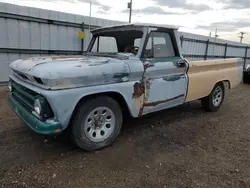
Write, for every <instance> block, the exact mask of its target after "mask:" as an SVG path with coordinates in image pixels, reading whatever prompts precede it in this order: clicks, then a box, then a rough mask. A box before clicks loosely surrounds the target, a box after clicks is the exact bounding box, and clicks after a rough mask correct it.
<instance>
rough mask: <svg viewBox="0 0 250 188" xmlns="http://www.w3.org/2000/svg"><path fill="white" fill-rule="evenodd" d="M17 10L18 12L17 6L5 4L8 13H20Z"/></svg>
mask: <svg viewBox="0 0 250 188" xmlns="http://www.w3.org/2000/svg"><path fill="white" fill-rule="evenodd" d="M17 10H18V8H17V5H14V4H9V3H6V4H5V11H6V12H8V13H11V14H16V13H17V12H18V11H17Z"/></svg>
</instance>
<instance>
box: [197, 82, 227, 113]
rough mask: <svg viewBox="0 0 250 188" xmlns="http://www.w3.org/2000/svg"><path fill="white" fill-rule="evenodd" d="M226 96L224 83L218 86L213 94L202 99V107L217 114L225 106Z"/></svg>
mask: <svg viewBox="0 0 250 188" xmlns="http://www.w3.org/2000/svg"><path fill="white" fill-rule="evenodd" d="M224 96H225V87H224V84H223V83H222V82H220V83H218V84H216V85H215V86H214V88H213V90H212V92H211V93H210V94H209V95H208V96H207V97H204V98H202V99H201V104H202V107H203V108H204V109H205V110H206V111H207V112H216V111H217V110H219V108H220V107H221V105H222V104H223V101H224Z"/></svg>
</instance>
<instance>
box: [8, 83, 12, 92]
mask: <svg viewBox="0 0 250 188" xmlns="http://www.w3.org/2000/svg"><path fill="white" fill-rule="evenodd" d="M8 88H9V91H10V92H12V83H11V81H9V83H8Z"/></svg>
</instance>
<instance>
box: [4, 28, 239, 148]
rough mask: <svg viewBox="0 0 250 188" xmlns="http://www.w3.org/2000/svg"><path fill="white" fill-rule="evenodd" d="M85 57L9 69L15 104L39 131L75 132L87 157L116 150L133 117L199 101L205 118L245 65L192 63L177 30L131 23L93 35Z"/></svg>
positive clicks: (18, 63) (11, 99) (226, 61)
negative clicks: (126, 119)
mask: <svg viewBox="0 0 250 188" xmlns="http://www.w3.org/2000/svg"><path fill="white" fill-rule="evenodd" d="M92 33H93V38H92V40H91V42H90V44H89V47H88V50H87V52H86V53H85V54H84V55H81V56H52V57H36V58H29V59H25V60H17V61H14V62H13V63H11V65H10V68H11V71H12V73H11V74H10V82H9V88H10V91H11V92H10V96H9V104H10V106H11V107H12V109H13V110H14V111H15V112H16V113H17V114H18V115H19V116H20V117H21V119H22V120H23V121H24V122H25V123H26V124H27V125H28V126H29V127H30V128H31V129H33V130H34V131H35V132H37V133H41V134H46V135H54V134H58V133H61V132H62V131H65V130H67V131H69V132H70V135H71V138H72V140H73V141H74V143H75V144H76V145H77V146H78V147H80V148H82V149H84V150H88V151H92V150H96V149H100V148H103V147H105V146H108V145H110V144H111V143H113V142H114V141H115V139H116V138H117V136H118V135H119V132H120V129H121V126H122V122H123V114H124V113H125V112H129V113H130V115H131V116H132V117H134V118H137V117H140V116H143V115H145V114H148V113H152V112H156V111H159V110H163V109H167V108H171V107H174V106H177V105H180V104H183V103H186V102H189V101H193V100H197V99H200V100H201V103H202V106H203V107H204V109H205V110H206V111H209V112H215V111H217V110H218V109H219V108H220V106H221V105H222V103H223V100H224V96H225V85H224V83H227V85H228V86H229V88H230V89H231V88H233V87H235V86H237V85H238V84H239V83H240V82H241V80H242V75H243V73H242V72H243V71H242V70H243V61H242V59H223V60H221V59H220V60H208V61H191V62H189V61H187V60H185V59H184V58H183V56H182V53H181V48H180V41H179V39H180V38H179V34H178V31H177V28H175V27H172V26H155V25H140V24H128V25H119V26H113V27H105V28H100V29H96V30H94V31H92Z"/></svg>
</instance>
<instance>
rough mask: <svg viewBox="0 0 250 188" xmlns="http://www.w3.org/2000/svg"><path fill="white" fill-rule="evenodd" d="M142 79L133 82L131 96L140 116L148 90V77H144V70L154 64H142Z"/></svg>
mask: <svg viewBox="0 0 250 188" xmlns="http://www.w3.org/2000/svg"><path fill="white" fill-rule="evenodd" d="M143 66H144V71H143V74H142V79H141V80H140V81H139V82H136V83H135V84H134V92H133V94H132V98H133V99H134V100H135V103H136V107H137V108H139V114H138V116H141V115H142V113H143V109H144V104H145V103H146V101H147V100H148V97H149V90H150V79H147V78H145V73H146V70H147V69H148V68H149V67H153V66H154V65H153V64H151V63H148V64H144V65H143Z"/></svg>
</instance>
